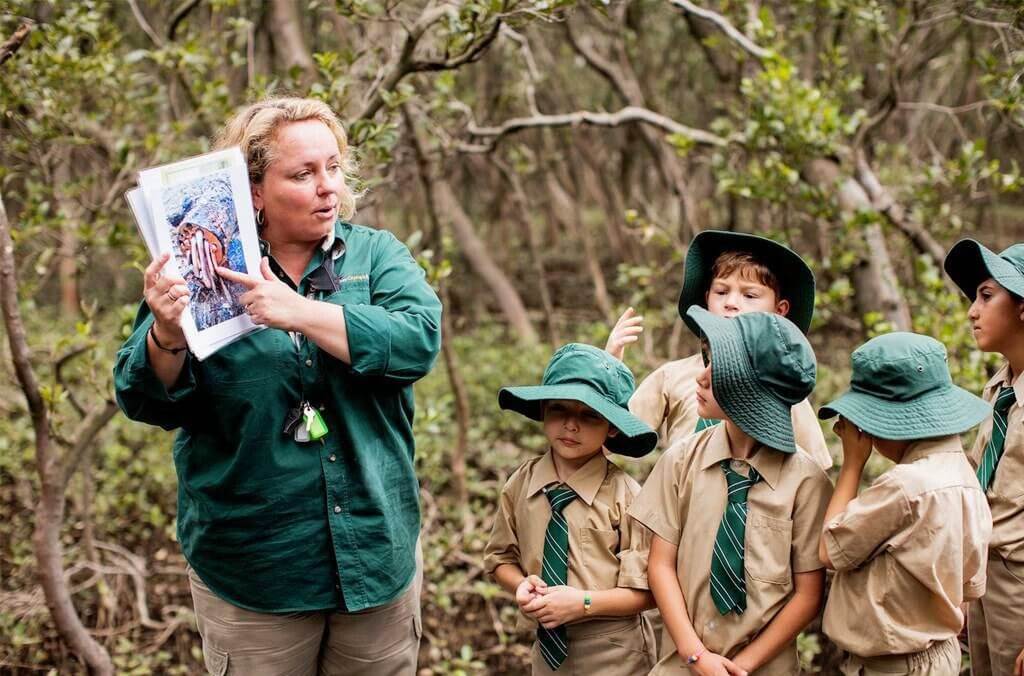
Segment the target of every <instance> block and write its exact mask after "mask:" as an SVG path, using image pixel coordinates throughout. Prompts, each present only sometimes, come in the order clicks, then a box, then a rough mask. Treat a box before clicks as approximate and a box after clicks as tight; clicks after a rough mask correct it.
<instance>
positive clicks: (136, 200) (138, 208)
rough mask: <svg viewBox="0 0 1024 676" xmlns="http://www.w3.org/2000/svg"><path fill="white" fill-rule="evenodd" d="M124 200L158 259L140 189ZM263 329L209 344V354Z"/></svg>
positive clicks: (155, 243)
mask: <svg viewBox="0 0 1024 676" xmlns="http://www.w3.org/2000/svg"><path fill="white" fill-rule="evenodd" d="M124 197H125V200H126V201H127V202H128V207H129V208H130V209H131V211H132V216H134V217H135V227H136V228H138V230H139V234H140V235H141V236H142V241H143V242H145V243H146V250H147V251H149V256H150V258H152V259H153V260H156V259H157V258H159V257H160V245H159V244H158V243H157V241H156V229H155V228H154V227H153V219H152V218H151V217H150V215H149V208H148V207H146V201H145V199H144V198H143V196H142V188H132V189H131V190H129V191H128V192H126V193H125V194H124ZM262 328H264V327H263V326H260V325H259V324H253V326H252V328H251V329H249V330H248V331H246V332H245V333H241V334H239V335H237V336H234V337H232V336H228V337H226V338H224V339H223V340H221V341H217V342H211V343H210V345H209V347H210V348H211V350H210V354H212V353H213V352H216V351H217V350H219V349H220V348H222V347H224V346H225V345H227V344H228V343H230V342H232V341H234V340H237V339H239V338H241V337H242V336H247V335H249V334H250V333H253V332H255V331H259V330H260V329H262Z"/></svg>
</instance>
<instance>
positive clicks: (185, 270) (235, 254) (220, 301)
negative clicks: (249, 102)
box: [162, 171, 248, 331]
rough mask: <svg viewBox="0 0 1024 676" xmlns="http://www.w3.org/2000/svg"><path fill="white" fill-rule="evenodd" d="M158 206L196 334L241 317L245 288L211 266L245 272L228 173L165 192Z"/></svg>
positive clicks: (221, 173) (166, 187) (169, 187)
mask: <svg viewBox="0 0 1024 676" xmlns="http://www.w3.org/2000/svg"><path fill="white" fill-rule="evenodd" d="M162 198H163V206H164V210H165V212H166V214H167V221H168V223H169V224H170V226H171V228H172V231H171V242H172V243H173V244H174V255H175V258H176V261H177V264H178V269H179V270H180V271H181V274H182V276H183V277H184V278H185V281H186V282H187V283H188V287H189V292H190V293H191V298H192V302H191V309H192V316H193V318H194V319H195V323H196V328H197V329H198V330H199V331H202V330H204V329H207V328H209V327H211V326H216V325H218V324H220V323H222V322H225V321H227V320H229V319H232V318H234V317H237V316H239V315H241V314H242V313H243V311H244V310H243V308H242V306H241V305H240V304H239V303H238V297H239V296H240V295H242V294H243V293H245V287H243V286H242V285H240V284H234V283H232V282H229V281H227V280H226V279H221V278H220V277H219V276H218V275H217V271H216V266H218V265H221V266H224V267H229V268H231V269H232V270H237V271H238V272H243V273H244V272H248V270H247V267H246V264H245V256H244V255H243V251H242V241H241V239H240V238H239V230H238V215H237V211H236V209H235V201H234V198H233V196H232V193H231V177H230V173H229V172H228V171H221V172H217V173H213V174H208V175H206V176H203V177H201V178H198V179H196V180H193V181H189V182H186V183H180V184H178V185H172V186H165V187H164V188H163V191H162Z"/></svg>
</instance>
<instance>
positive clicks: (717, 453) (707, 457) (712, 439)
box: [700, 422, 799, 490]
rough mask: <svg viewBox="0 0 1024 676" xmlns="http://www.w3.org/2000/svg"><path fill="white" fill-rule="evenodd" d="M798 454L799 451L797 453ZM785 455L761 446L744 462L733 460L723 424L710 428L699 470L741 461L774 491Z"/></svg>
mask: <svg viewBox="0 0 1024 676" xmlns="http://www.w3.org/2000/svg"><path fill="white" fill-rule="evenodd" d="M798 452H799V451H798ZM785 456H786V454H785V453H783V452H782V451H777V450H775V449H774V448H768V447H767V446H763V445H762V446H761V447H760V448H759V449H758V450H757V453H754V455H752V456H751V457H749V458H747V459H746V460H741V459H740V458H733V457H732V451H731V450H730V449H729V435H728V434H726V431H725V423H724V422H722V423H719V424H718V425H715V426H714V427H713V428H711V432H709V433H708V440H707V446H706V447H705V448H704V457H703V458H702V459H701V463H700V467H701V469H708V468H710V467H711V466H713V465H717V464H720V463H721V462H722V461H723V460H734V459H736V460H741V461H742V462H746V463H747V464H748V465H750V466H751V467H753V468H754V469H756V470H757V473H758V474H760V475H761V478H762V479H764V482H765V483H766V484H768V486H769V487H770V488H771V489H772V490H775V486H776V485H778V483H779V478H780V477H781V476H782V463H783V461H784V460H785Z"/></svg>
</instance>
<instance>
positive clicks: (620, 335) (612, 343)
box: [604, 307, 644, 361]
mask: <svg viewBox="0 0 1024 676" xmlns="http://www.w3.org/2000/svg"><path fill="white" fill-rule="evenodd" d="M643 321H644V318H643V315H638V314H637V313H636V310H634V309H633V308H631V307H630V308H626V311H625V312H623V313H622V316H621V317H619V319H618V321H617V322H615V326H613V327H612V332H611V335H609V336H608V342H607V343H605V346H604V351H605V352H607V353H608V354H610V355H611V356H613V357H615V358H616V359H618V360H619V361H622V358H623V357H624V356H625V354H626V346H627V345H629V344H630V343H635V342H636V341H638V340H640V334H641V333H643V330H644V327H643V326H642V324H643Z"/></svg>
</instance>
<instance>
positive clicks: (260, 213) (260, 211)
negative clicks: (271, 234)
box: [256, 209, 264, 228]
mask: <svg viewBox="0 0 1024 676" xmlns="http://www.w3.org/2000/svg"><path fill="white" fill-rule="evenodd" d="M263 220H264V219H263V209H257V210H256V225H258V226H259V227H261V228H262V227H263Z"/></svg>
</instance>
